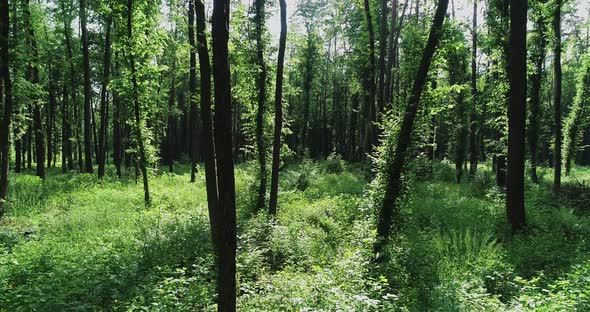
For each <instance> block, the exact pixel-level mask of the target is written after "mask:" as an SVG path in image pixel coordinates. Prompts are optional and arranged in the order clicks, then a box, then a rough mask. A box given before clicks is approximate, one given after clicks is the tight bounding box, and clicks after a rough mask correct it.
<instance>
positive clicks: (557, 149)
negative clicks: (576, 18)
mask: <svg viewBox="0 0 590 312" xmlns="http://www.w3.org/2000/svg"><path fill="white" fill-rule="evenodd" d="M553 36H554V37H553V54H554V55H553V75H554V76H553V118H554V119H553V130H554V131H555V132H554V135H555V138H554V139H555V142H554V144H555V145H554V151H553V170H554V175H553V193H555V194H558V193H559V192H560V191H561V140H562V137H561V136H562V133H561V127H562V125H561V0H555V8H554V11H553Z"/></svg>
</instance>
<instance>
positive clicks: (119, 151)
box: [113, 53, 123, 178]
mask: <svg viewBox="0 0 590 312" xmlns="http://www.w3.org/2000/svg"><path fill="white" fill-rule="evenodd" d="M118 59H119V58H118V54H117V53H115V65H114V68H113V69H114V72H115V73H114V75H117V74H118V71H119V63H118ZM121 118H122V107H121V101H120V99H119V94H118V93H117V92H113V163H114V164H115V169H116V171H117V177H119V178H120V177H121V174H122V172H121V165H122V162H123V135H122V128H121Z"/></svg>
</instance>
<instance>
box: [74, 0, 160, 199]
mask: <svg viewBox="0 0 590 312" xmlns="http://www.w3.org/2000/svg"><path fill="white" fill-rule="evenodd" d="M81 1H84V0H81ZM127 40H128V41H129V42H128V44H129V46H128V48H129V65H130V67H131V83H132V95H133V112H134V115H135V134H136V139H137V144H138V145H139V163H138V167H139V170H141V175H142V177H143V192H144V201H145V205H146V206H149V204H150V189H149V184H148V175H147V159H146V155H145V153H146V151H145V146H144V138H143V133H142V129H143V123H142V120H141V112H140V106H139V87H138V85H137V74H136V72H135V53H134V52H133V50H134V49H135V46H134V45H133V0H128V1H127Z"/></svg>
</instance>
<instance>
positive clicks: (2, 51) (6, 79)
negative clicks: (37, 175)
mask: <svg viewBox="0 0 590 312" xmlns="http://www.w3.org/2000/svg"><path fill="white" fill-rule="evenodd" d="M8 8H9V7H8V0H0V98H2V95H4V111H3V116H2V123H1V124H0V217H1V216H2V215H3V213H4V200H5V199H6V195H7V193H8V166H9V162H10V123H11V118H12V84H11V80H10V69H9V68H10V58H9V56H10V53H9V44H8V35H9V25H10V21H9V14H8ZM2 93H3V94H2Z"/></svg>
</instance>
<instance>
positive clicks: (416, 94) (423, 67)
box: [374, 0, 449, 253]
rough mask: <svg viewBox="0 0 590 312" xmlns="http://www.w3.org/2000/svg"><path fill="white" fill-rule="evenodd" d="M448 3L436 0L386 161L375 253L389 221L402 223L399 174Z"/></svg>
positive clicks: (384, 240)
mask: <svg viewBox="0 0 590 312" xmlns="http://www.w3.org/2000/svg"><path fill="white" fill-rule="evenodd" d="M448 4H449V1H448V0H439V2H438V7H437V9H436V13H435V15H434V20H433V22H432V28H431V29H430V35H429V36H428V42H427V43H426V47H425V48H424V52H423V55H422V60H421V62H420V67H419V68H418V72H417V73H416V78H415V79H414V85H413V87H412V93H411V95H410V97H409V99H408V106H407V108H406V113H405V115H404V119H403V122H402V125H401V128H400V132H399V136H398V139H397V145H396V148H395V153H394V155H393V160H392V161H391V162H390V163H389V164H387V169H386V170H387V173H388V174H387V177H388V179H387V186H386V188H385V195H384V198H383V202H382V206H381V209H380V212H379V221H378V224H377V241H376V242H375V247H374V249H375V252H376V253H380V252H381V251H382V250H383V247H384V246H385V245H386V244H387V242H388V238H389V233H390V231H391V228H392V222H393V221H394V222H395V223H394V227H395V228H398V227H399V225H400V223H401V220H400V218H401V211H400V206H399V205H400V203H399V198H400V195H401V191H402V181H401V175H402V172H403V171H404V169H405V162H406V153H407V150H408V148H409V146H410V140H411V135H412V129H413V126H414V120H415V118H416V114H417V113H418V105H419V103H420V97H421V96H422V90H423V88H424V84H425V82H426V78H427V75H428V69H429V68H430V64H431V63H432V56H433V55H434V52H435V50H436V47H437V45H438V42H439V38H440V35H441V29H442V24H443V21H444V18H445V13H446V11H447V6H448Z"/></svg>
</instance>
